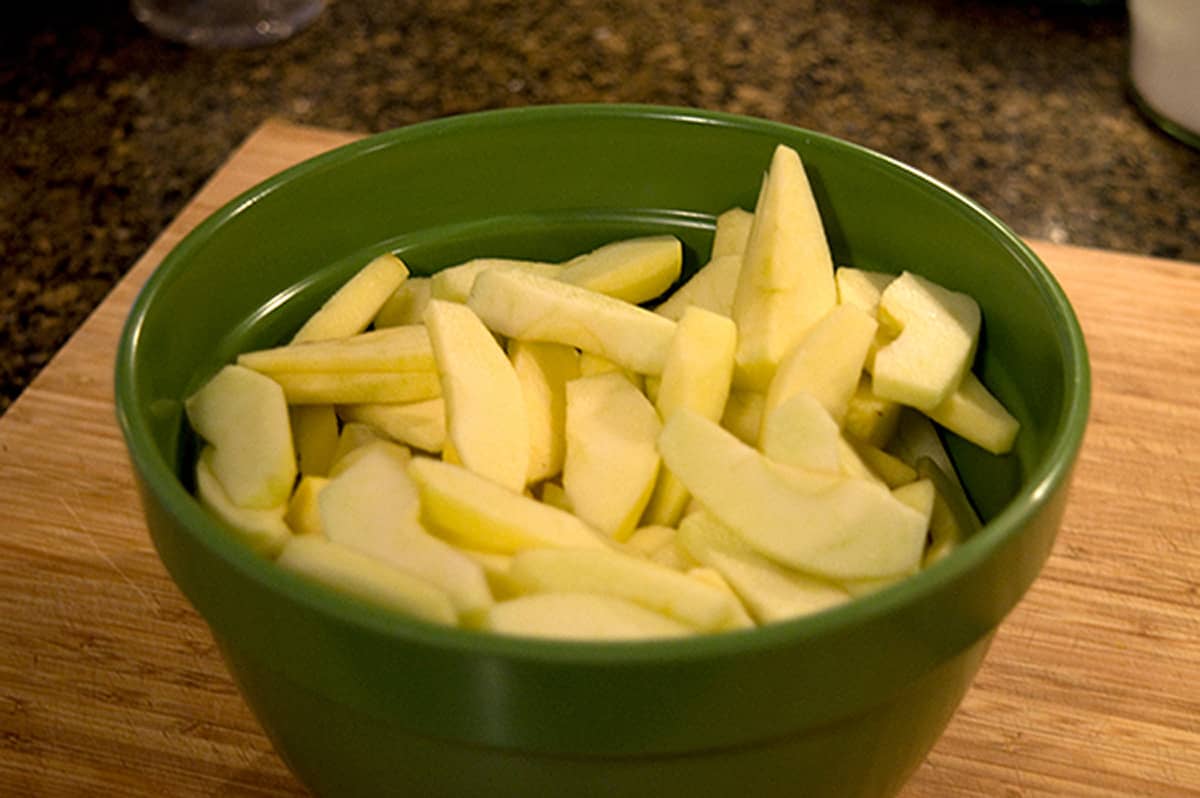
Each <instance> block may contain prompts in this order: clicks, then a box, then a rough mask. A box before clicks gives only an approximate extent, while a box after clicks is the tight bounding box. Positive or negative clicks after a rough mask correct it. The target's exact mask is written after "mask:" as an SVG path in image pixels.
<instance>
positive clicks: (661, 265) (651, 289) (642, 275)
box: [558, 235, 683, 304]
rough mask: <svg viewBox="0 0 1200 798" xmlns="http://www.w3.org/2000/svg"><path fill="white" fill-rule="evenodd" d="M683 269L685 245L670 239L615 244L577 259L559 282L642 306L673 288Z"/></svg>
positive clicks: (625, 240) (568, 266)
mask: <svg viewBox="0 0 1200 798" xmlns="http://www.w3.org/2000/svg"><path fill="white" fill-rule="evenodd" d="M682 266H683V245H682V244H681V243H680V242H679V239H678V238H676V237H675V236H670V235H658V236H644V237H642V238H629V239H624V240H621V241H614V242H612V243H610V244H605V245H604V246H602V247H600V248H598V249H595V250H592V251H591V252H589V253H587V254H586V255H583V256H581V257H578V258H575V259H573V260H571V261H570V262H568V263H567V265H566V266H564V267H563V269H562V272H561V273H560V274H559V275H558V279H560V280H562V281H563V282H565V283H570V284H571V285H577V286H580V287H581V288H587V289H589V290H591V291H597V292H599V293H601V294H606V295H608V296H611V297H615V298H617V299H623V300H625V301H626V302H632V303H634V304H638V303H640V302H646V301H648V300H651V299H654V298H655V297H657V296H660V295H661V294H662V293H663V292H664V291H666V290H667V289H668V288H670V287H671V285H672V283H674V282H675V281H676V280H677V279H679V272H680V269H681V268H682Z"/></svg>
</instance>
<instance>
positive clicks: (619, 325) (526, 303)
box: [467, 270, 675, 374]
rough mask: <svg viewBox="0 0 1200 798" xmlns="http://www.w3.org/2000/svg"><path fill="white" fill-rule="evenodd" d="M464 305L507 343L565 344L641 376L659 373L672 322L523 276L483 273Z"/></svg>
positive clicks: (615, 301) (569, 287)
mask: <svg viewBox="0 0 1200 798" xmlns="http://www.w3.org/2000/svg"><path fill="white" fill-rule="evenodd" d="M467 305H468V306H469V307H470V308H471V309H472V310H474V311H475V312H476V313H477V314H478V315H479V318H481V319H482V320H483V322H484V324H486V325H487V326H488V327H489V328H491V329H492V330H493V331H495V332H497V333H499V334H501V335H505V336H507V337H509V338H518V339H521V340H523V341H548V342H550V343H559V344H566V345H567V346H574V347H576V348H578V349H582V350H583V351H585V352H591V353H593V354H597V355H603V356H604V357H606V358H608V359H609V360H611V361H613V362H614V363H616V364H618V365H620V366H622V367H623V368H627V369H631V370H632V371H636V372H638V373H639V374H661V373H662V369H663V364H664V363H666V360H667V351H668V350H669V349H670V347H671V337H672V336H673V335H674V334H675V323H674V322H673V321H671V320H670V319H665V318H663V317H662V316H659V315H658V314H656V313H652V312H651V311H648V310H645V309H643V308H640V307H638V306H637V305H631V304H629V303H628V302H622V301H621V300H619V299H614V298H612V297H610V296H605V295H604V294H598V293H596V292H595V291H588V290H587V289H586V288H580V287H579V286H575V285H568V284H567V283H563V282H560V281H558V280H552V279H549V278H546V277H541V276H538V275H535V274H529V273H527V272H522V271H517V270H512V271H496V270H492V271H486V272H483V273H482V274H480V275H479V277H477V278H476V280H475V285H474V287H473V288H472V289H471V296H470V297H469V298H468V299H467Z"/></svg>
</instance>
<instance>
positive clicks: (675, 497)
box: [644, 307, 737, 526]
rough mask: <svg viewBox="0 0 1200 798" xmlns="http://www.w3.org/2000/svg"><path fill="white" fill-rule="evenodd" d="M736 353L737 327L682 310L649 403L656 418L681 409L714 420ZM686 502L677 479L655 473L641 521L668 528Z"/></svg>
mask: <svg viewBox="0 0 1200 798" xmlns="http://www.w3.org/2000/svg"><path fill="white" fill-rule="evenodd" d="M736 351H737V327H736V326H735V325H734V323H733V321H732V320H731V319H728V318H726V317H724V316H720V315H718V314H716V313H713V312H712V311H708V310H704V309H703V308H698V307H690V308H688V309H687V310H686V311H684V313H683V316H682V317H681V318H680V319H679V324H678V326H677V327H676V330H675V339H674V340H673V341H672V342H671V351H670V353H669V354H668V355H667V363H666V365H665V366H664V367H663V373H662V382H661V384H660V385H659V389H658V392H657V396H656V399H655V402H654V406H655V408H656V409H657V410H658V415H659V418H661V419H667V418H670V416H671V414H672V413H674V412H675V411H676V410H678V409H679V408H681V407H687V408H690V409H691V410H694V411H695V412H697V413H699V414H700V415H702V416H704V417H705V418H707V419H709V420H710V421H718V420H720V418H721V415H722V414H723V413H724V412H725V402H726V400H727V399H728V398H729V385H730V381H731V380H732V379H733V362H734V353H735V352H736ZM687 500H688V492H687V490H686V489H685V488H684V487H683V485H682V484H681V483H680V482H679V480H678V479H676V478H675V477H674V475H672V474H671V472H670V471H669V470H668V469H665V468H664V469H661V470H660V471H659V475H658V481H657V483H656V484H655V486H654V493H653V494H652V495H651V497H650V504H649V505H648V506H647V508H646V512H645V516H644V517H645V522H646V523H648V524H663V525H666V526H674V525H675V524H677V523H679V519H680V517H681V516H682V515H683V509H684V507H686V506H687Z"/></svg>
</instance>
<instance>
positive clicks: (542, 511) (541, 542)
mask: <svg viewBox="0 0 1200 798" xmlns="http://www.w3.org/2000/svg"><path fill="white" fill-rule="evenodd" d="M408 473H409V476H410V477H411V478H412V480H413V482H414V483H415V484H416V488H417V490H418V492H419V493H420V497H421V518H422V520H423V521H424V523H425V524H427V525H428V528H429V529H430V530H432V531H433V532H434V533H436V534H437V535H439V536H440V537H442V538H445V539H446V540H448V541H450V542H451V543H453V544H455V545H457V546H461V547H463V548H467V549H475V550H478V551H490V552H495V553H499V554H513V553H515V552H518V551H522V550H524V549H528V548H537V547H543V546H555V547H567V546H569V547H572V548H592V549H607V548H609V546H610V544H609V542H608V541H607V540H605V538H604V537H603V536H602V535H601V534H600V533H599V532H598V531H596V530H595V529H592V528H591V527H589V526H588V525H587V524H585V523H583V522H582V521H580V520H579V519H578V518H576V517H575V516H573V515H571V514H570V513H568V512H566V511H564V510H560V509H558V508H556V507H552V506H551V505H549V504H543V503H541V502H539V501H537V500H535V499H532V498H530V497H528V496H525V495H523V494H520V493H513V492H512V491H510V490H508V489H506V488H504V487H502V486H500V485H498V484H496V483H494V482H492V481H490V480H488V479H486V478H484V477H481V476H479V475H478V474H476V473H474V472H473V471H470V470H469V469H466V468H464V467H462V466H458V465H454V464H453V463H446V462H442V461H439V460H433V459H430V458H428V457H415V458H413V460H412V462H411V463H410V464H409V466H408Z"/></svg>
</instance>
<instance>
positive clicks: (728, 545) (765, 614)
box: [676, 512, 850, 623]
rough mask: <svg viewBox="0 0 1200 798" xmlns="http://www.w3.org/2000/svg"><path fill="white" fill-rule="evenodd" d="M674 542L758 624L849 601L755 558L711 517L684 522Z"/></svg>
mask: <svg viewBox="0 0 1200 798" xmlns="http://www.w3.org/2000/svg"><path fill="white" fill-rule="evenodd" d="M676 540H677V541H678V545H679V546H680V547H681V548H683V549H684V550H685V551H687V553H688V554H689V555H691V556H692V557H694V558H695V559H696V560H698V561H699V562H701V563H704V564H705V565H706V566H708V567H710V568H712V569H713V570H715V571H716V572H717V573H719V574H721V576H723V577H724V578H725V581H726V582H728V584H729V586H730V587H731V588H733V591H734V593H736V594H737V595H738V596H739V597H740V598H741V600H742V602H743V603H744V604H745V606H746V608H747V609H748V610H749V611H750V614H751V615H752V616H753V617H754V618H755V620H757V621H758V622H759V623H771V622H774V621H784V620H787V619H789V618H796V617H799V616H802V615H810V614H812V613H814V612H820V611H821V610H824V609H828V608H830V607H835V606H837V605H838V604H844V603H845V602H847V601H849V600H850V596H849V594H848V593H846V591H845V590H843V589H842V588H841V587H839V586H838V585H836V584H834V583H832V582H827V581H824V580H821V579H817V578H814V577H812V576H807V575H805V574H802V573H800V572H798V571H795V570H793V569H790V568H786V567H784V566H782V565H780V564H779V563H777V562H775V561H774V560H771V559H769V558H767V557H764V556H763V555H761V554H759V553H758V552H757V551H755V550H754V549H753V548H751V547H750V546H748V545H747V544H746V543H745V541H743V540H742V539H741V537H740V536H738V534H737V533H735V532H734V531H733V530H731V529H729V528H728V527H727V526H725V525H724V524H722V523H721V522H720V521H718V520H717V519H716V518H715V517H713V516H712V515H711V514H709V513H706V512H700V513H693V514H692V515H689V516H688V517H687V518H685V519H684V520H683V523H681V524H680V525H679V534H678V536H677V538H676Z"/></svg>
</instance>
